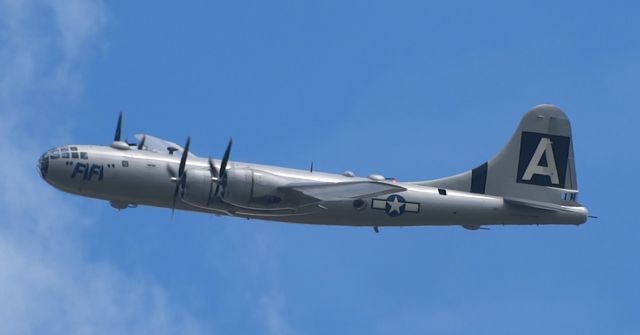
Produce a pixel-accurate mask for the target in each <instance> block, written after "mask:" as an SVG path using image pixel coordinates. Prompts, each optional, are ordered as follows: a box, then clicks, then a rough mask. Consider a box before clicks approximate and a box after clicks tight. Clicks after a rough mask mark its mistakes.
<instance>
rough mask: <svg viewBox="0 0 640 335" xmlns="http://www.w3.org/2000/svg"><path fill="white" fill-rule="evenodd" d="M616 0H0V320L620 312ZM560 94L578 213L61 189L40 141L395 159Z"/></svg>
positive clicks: (634, 119) (444, 323) (584, 326)
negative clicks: (468, 214)
mask: <svg viewBox="0 0 640 335" xmlns="http://www.w3.org/2000/svg"><path fill="white" fill-rule="evenodd" d="M638 9H639V8H638V6H637V5H636V4H634V3H631V2H623V1H612V2H607V3H600V2H589V1H587V2H584V1H581V2H573V1H567V2H562V3H558V2H556V1H526V2H518V3H515V2H512V1H489V2H486V1H485V2H475V1H447V2H430V3H427V2H424V1H399V2H393V3H390V2H386V1H348V2H345V1H313V2H311V1H308V2H303V1H270V2H264V1H235V2H228V1H227V2H217V1H216V2H214V1H189V2H181V3H179V4H178V3H153V5H152V6H151V5H150V4H149V3H134V2H130V1H111V2H98V1H92V0H87V1H81V0H69V1H58V0H51V1H16V0H1V1H0V113H1V114H0V115H1V116H2V120H3V122H2V124H1V125H0V136H1V139H2V142H3V143H4V145H3V146H2V148H1V149H0V152H1V153H2V154H3V156H4V157H6V158H7V159H6V160H5V164H2V165H1V172H2V174H3V176H4V177H3V178H2V179H1V180H0V187H2V192H1V196H2V202H0V212H2V213H3V214H2V215H0V218H1V219H2V220H1V224H0V333H13V334H32V333H35V334H39V333H47V334H52V333H53V334H56V333H60V334H68V333H93V334H113V333H132V334H137V333H140V334H148V333H158V334H162V333H166V334H174V333H183V334H184V333H189V334H201V333H204V334H211V333H213V334H256V333H257V334H328V333H351V334H354V333H355V334H388V333H402V334H424V333H437V334H469V333H474V334H513V333H519V334H540V333H569V334H578V333H579V334H605V333H606V334H610V333H615V334H637V333H638V332H640V321H638V318H637V310H638V308H637V301H638V300H639V299H640V288H639V286H638V282H640V270H639V268H640V267H639V265H640V261H639V260H638V257H637V255H638V252H639V251H640V250H639V247H638V241H639V238H640V227H638V226H637V224H636V222H637V214H635V213H634V209H635V206H634V202H635V201H636V196H635V188H637V186H638V183H637V181H636V171H637V168H636V167H637V164H638V159H637V153H638V149H637V146H636V145H635V144H636V143H637V139H636V136H635V134H636V132H637V129H638V118H639V117H638V113H637V111H636V108H637V101H636V100H637V96H638V93H637V87H640V79H639V78H640V76H639V74H640V44H639V43H638V39H637V36H638V33H639V32H640V23H638V20H637V19H636V18H637V13H638ZM540 103H553V104H556V105H558V106H559V107H561V108H562V109H563V110H564V111H565V112H566V113H567V114H568V115H569V117H570V118H571V120H572V125H573V128H574V129H573V134H574V141H575V144H574V149H575V152H576V160H577V170H578V179H579V185H580V190H581V194H580V200H581V201H582V202H583V203H584V204H585V205H587V206H588V207H589V208H590V210H591V212H592V214H594V215H598V216H599V217H600V218H599V219H597V220H591V221H589V222H588V223H587V224H585V225H583V226H581V227H497V228H494V229H492V230H489V231H475V232H472V231H467V230H464V229H462V228H456V227H447V228H437V227H419V228H401V229H400V228H399V229H382V230H381V233H380V234H374V233H373V231H372V230H371V229H357V228H343V227H325V226H303V225H289V224H278V223H269V222H261V221H253V220H252V221H245V220H240V219H233V218H220V217H211V216H207V215H202V214H192V213H182V212H178V213H176V215H175V218H174V219H173V220H171V215H170V212H169V211H168V210H163V209H156V208H137V209H134V210H125V211H121V212H118V211H116V210H114V209H112V208H111V207H109V205H108V204H107V203H106V202H102V201H97V200H91V199H84V198H78V197H75V196H71V195H67V194H63V193H60V192H59V191H57V190H54V189H52V188H51V187H50V186H49V185H47V184H46V183H44V182H43V181H41V180H40V179H39V176H38V175H37V172H36V170H35V168H34V165H35V161H36V159H37V157H38V156H39V154H40V153H41V152H43V151H45V150H46V149H48V148H50V147H53V146H57V145H61V144H65V143H96V144H108V143H109V141H110V139H111V138H112V136H113V128H114V127H115V121H116V117H117V113H118V112H119V111H123V112H124V113H125V123H124V130H125V133H126V134H127V135H128V136H129V138H130V139H133V137H132V134H134V133H136V132H149V133H151V134H154V135H157V136H160V137H163V138H166V139H169V140H172V141H175V142H178V143H182V142H183V141H184V140H185V139H186V137H187V136H189V135H190V136H192V140H193V142H192V148H193V150H194V152H195V153H196V154H199V155H203V156H206V155H209V154H211V155H213V156H214V157H219V156H220V155H221V153H222V151H223V150H224V146H225V145H226V142H227V141H228V139H229V138H230V137H233V138H234V141H235V144H234V150H233V152H232V159H237V160H242V161H253V162H259V163H266V164H274V165H283V166H288V167H299V168H308V166H309V164H310V162H311V161H314V162H315V167H316V169H318V170H322V171H328V172H336V173H339V172H342V171H345V170H352V171H354V172H355V173H356V174H359V175H368V174H370V173H381V174H384V175H386V176H395V177H397V178H399V179H400V180H420V179H430V178H437V177H442V176H446V175H450V174H453V173H458V172H461V171H464V170H467V169H469V168H471V167H474V166H477V165H478V164H479V163H482V162H484V161H485V160H486V159H488V158H490V157H491V156H492V155H494V154H495V153H497V151H498V150H499V149H500V148H501V147H502V145H504V144H505V143H506V141H507V140H508V139H509V138H510V136H511V135H512V132H513V131H514V129H515V127H516V125H517V123H518V122H519V120H520V118H521V116H522V115H523V114H524V113H525V112H526V111H527V110H528V109H529V108H530V107H532V106H534V105H536V104H540Z"/></svg>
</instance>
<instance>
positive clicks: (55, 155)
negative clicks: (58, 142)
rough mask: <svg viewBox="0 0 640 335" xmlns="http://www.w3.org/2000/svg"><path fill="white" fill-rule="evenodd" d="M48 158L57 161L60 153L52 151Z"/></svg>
mask: <svg viewBox="0 0 640 335" xmlns="http://www.w3.org/2000/svg"><path fill="white" fill-rule="evenodd" d="M49 158H51V159H58V158H60V153H59V152H57V151H54V152H53V153H52V154H51V155H49Z"/></svg>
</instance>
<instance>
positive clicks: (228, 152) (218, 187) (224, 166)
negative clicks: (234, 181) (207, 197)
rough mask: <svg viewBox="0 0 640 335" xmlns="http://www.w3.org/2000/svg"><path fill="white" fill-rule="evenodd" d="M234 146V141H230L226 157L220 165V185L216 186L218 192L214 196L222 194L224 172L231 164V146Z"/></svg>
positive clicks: (225, 152) (225, 153)
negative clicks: (221, 185)
mask: <svg viewBox="0 0 640 335" xmlns="http://www.w3.org/2000/svg"><path fill="white" fill-rule="evenodd" d="M232 145H233V139H229V144H227V149H226V150H225V151H224V156H223V157H222V163H220V172H219V175H218V183H217V185H216V191H215V192H214V194H215V195H216V196H218V195H219V194H220V193H218V192H219V191H220V184H221V183H222V179H223V178H224V172H225V170H226V169H227V163H228V162H229V155H230V154H231V146H232Z"/></svg>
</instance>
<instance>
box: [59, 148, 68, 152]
mask: <svg viewBox="0 0 640 335" xmlns="http://www.w3.org/2000/svg"><path fill="white" fill-rule="evenodd" d="M60 151H62V152H66V151H69V149H67V148H60Z"/></svg>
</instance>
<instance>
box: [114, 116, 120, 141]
mask: <svg viewBox="0 0 640 335" xmlns="http://www.w3.org/2000/svg"><path fill="white" fill-rule="evenodd" d="M121 135H122V112H120V115H118V125H117V126H116V134H115V136H114V137H113V141H114V142H120V141H121Z"/></svg>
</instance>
